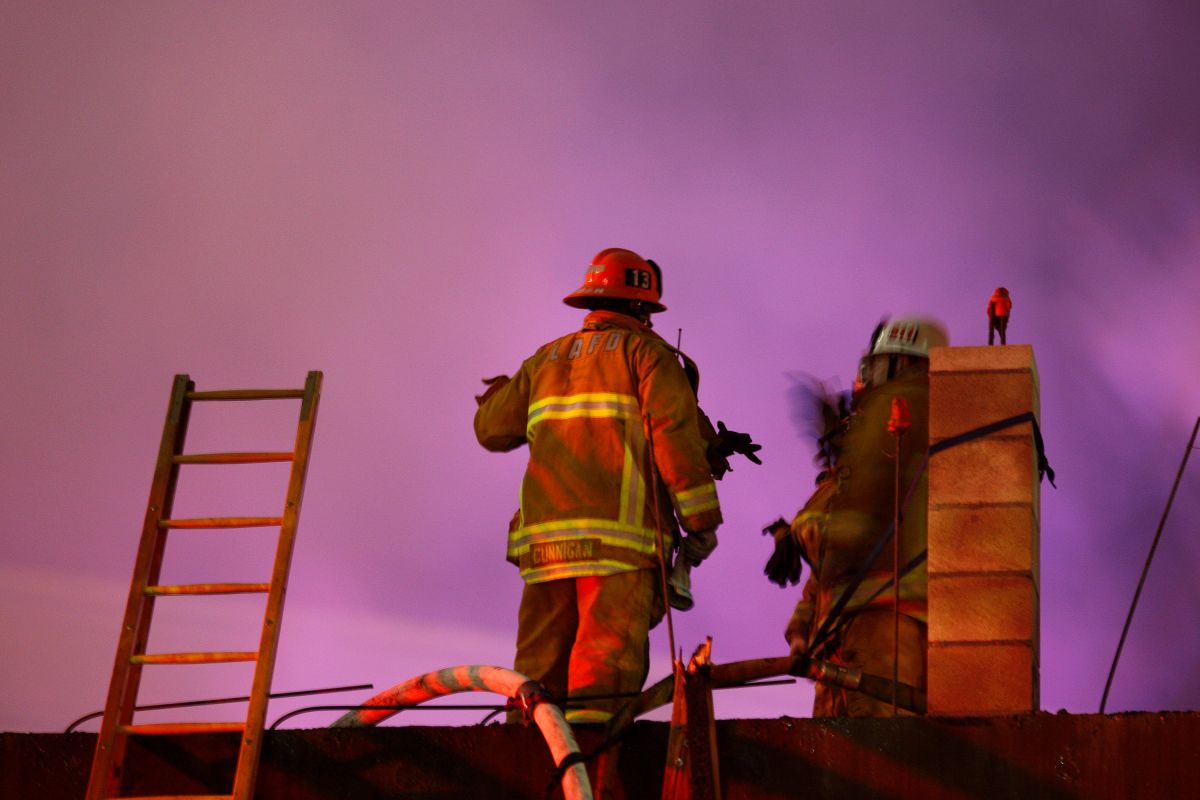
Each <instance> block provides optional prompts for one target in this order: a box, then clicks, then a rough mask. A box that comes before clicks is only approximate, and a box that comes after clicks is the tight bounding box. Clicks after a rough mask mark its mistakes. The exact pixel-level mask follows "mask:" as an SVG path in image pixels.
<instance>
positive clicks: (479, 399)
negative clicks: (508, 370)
mask: <svg viewBox="0 0 1200 800" xmlns="http://www.w3.org/2000/svg"><path fill="white" fill-rule="evenodd" d="M510 380H512V379H511V378H509V377H508V376H507V375H497V376H495V377H494V378H484V379H483V383H484V385H485V386H487V389H485V390H484V392H483V394H477V395H475V404H476V405H480V406H481V405H483V404H484V403H486V402H487V401H488V398H489V397H491V396H492V395H494V394H495V393H496V392H498V391H500V390H501V389H503V388H504V387H505V386H507V385H508V382H509V381H510Z"/></svg>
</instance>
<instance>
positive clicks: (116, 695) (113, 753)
mask: <svg viewBox="0 0 1200 800" xmlns="http://www.w3.org/2000/svg"><path fill="white" fill-rule="evenodd" d="M193 388H194V384H193V383H192V380H191V378H190V377H189V376H188V375H186V374H179V375H176V376H175V378H174V380H173V383H172V387H171V397H170V400H169V401H168V403H167V416H166V420H165V422H164V423H163V435H162V440H161V442H160V443H159V449H158V460H157V461H156V463H155V467H154V478H153V480H152V481H151V484H150V500H149V502H148V503H147V506H146V516H145V519H144V521H143V523H142V535H141V541H140V543H139V545H138V554H137V560H136V563H135V564H134V569H133V579H132V581H131V582H130V588H129V599H128V601H127V602H126V604H125V617H124V620H123V622H122V624H121V635H120V639H119V640H118V643H117V654H116V658H115V661H114V664H113V673H112V681H111V683H110V684H109V690H108V698H107V700H106V702H105V705H104V718H103V721H102V722H101V725H100V734H99V737H98V738H97V740H96V753H95V756H94V757H93V758H92V769H91V774H90V776H89V778H88V788H87V795H86V800H102V799H103V798H104V797H108V796H112V795H115V794H117V793H118V792H119V791H120V783H121V769H122V765H123V764H124V761H125V753H126V747H127V745H128V739H127V737H125V736H121V735H119V733H120V731H119V728H120V727H121V726H123V725H128V724H130V722H132V720H133V707H134V705H135V701H136V699H137V692H138V687H139V685H140V684H141V678H142V665H141V664H135V663H133V659H132V656H133V655H134V654H135V653H140V652H144V651H145V649H146V642H147V641H148V640H149V637H150V620H151V617H152V616H153V614H154V597H153V596H146V595H145V589H146V586H147V585H152V584H156V583H158V576H159V573H160V572H161V571H162V561H163V553H164V550H165V546H166V534H165V531H163V530H162V529H161V528H160V527H159V522H160V521H161V520H162V519H163V517H165V516H169V515H170V510H171V505H172V503H173V502H174V499H175V488H176V485H177V483H178V480H179V465H178V464H175V463H173V458H174V456H175V455H176V454H178V453H179V452H180V451H182V449H183V443H184V440H185V439H186V438H187V427H188V419H189V415H190V412H191V403H190V401H189V400H188V399H187V394H188V392H190V391H191V390H192V389H193Z"/></svg>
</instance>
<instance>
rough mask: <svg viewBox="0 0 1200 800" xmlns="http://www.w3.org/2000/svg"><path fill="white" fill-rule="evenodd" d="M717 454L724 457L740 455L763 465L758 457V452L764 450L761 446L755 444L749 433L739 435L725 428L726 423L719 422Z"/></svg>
mask: <svg viewBox="0 0 1200 800" xmlns="http://www.w3.org/2000/svg"><path fill="white" fill-rule="evenodd" d="M716 449H717V452H718V453H719V454H720V455H722V456H726V457H728V456H731V455H733V454H734V453H739V454H741V455H743V456H745V457H746V458H748V459H750V460H751V461H753V462H754V463H755V464H761V463H762V461H761V460H760V459H759V457H758V455H757V454H758V451H759V450H762V445H761V444H755V443H754V439H752V438H751V437H750V434H748V433H738V432H737V431H731V430H729V429H728V428H726V427H725V423H724V422H721V421H720V420H717V448H716Z"/></svg>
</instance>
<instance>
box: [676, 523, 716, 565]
mask: <svg viewBox="0 0 1200 800" xmlns="http://www.w3.org/2000/svg"><path fill="white" fill-rule="evenodd" d="M716 549H717V531H716V529H715V528H709V529H708V530H704V531H696V532H695V533H689V534H688V535H687V536H685V537H684V538H683V556H684V558H686V559H687V561H688V563H689V564H691V565H692V566H694V567H698V566H700V564H701V563H702V562H703V561H704V559H706V558H708V557H709V556H710V555H712V551H713V550H716Z"/></svg>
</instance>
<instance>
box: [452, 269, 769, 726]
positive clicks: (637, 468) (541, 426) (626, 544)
mask: <svg viewBox="0 0 1200 800" xmlns="http://www.w3.org/2000/svg"><path fill="white" fill-rule="evenodd" d="M661 298H662V273H661V271H660V270H659V268H658V265H657V264H655V263H654V262H653V261H647V260H645V259H643V258H641V257H640V256H638V255H637V254H636V253H633V252H631V251H629V250H624V249H619V248H611V249H608V250H603V251H601V252H600V253H598V254H597V255H596V257H595V258H594V259H593V262H592V265H591V266H590V267H589V268H588V270H587V273H586V276H585V279H584V283H583V285H582V286H581V287H580V288H579V289H578V290H576V291H575V292H573V293H571V294H570V295H568V296H567V297H566V298H565V299H564V302H565V303H567V304H568V305H570V306H573V307H576V308H582V309H587V310H588V311H589V313H588V314H587V316H586V318H585V319H584V321H583V327H582V329H581V330H576V331H572V332H571V333H568V334H566V335H565V336H562V337H560V338H558V339H555V340H554V341H552V342H549V343H548V344H545V345H543V346H542V347H540V348H539V349H538V350H537V352H536V353H534V354H533V356H531V357H530V358H528V359H526V360H525V362H524V363H523V364H522V365H521V368H520V369H519V370H518V371H517V373H516V374H515V375H514V376H513V377H512V378H511V379H509V378H507V377H505V376H500V377H498V378H494V379H488V380H485V383H486V384H487V385H488V388H487V391H486V392H485V393H484V394H483V395H481V396H479V397H477V398H476V399H477V401H478V402H479V408H478V410H477V412H476V414H475V434H476V437H477V438H478V440H479V443H480V444H481V445H483V446H484V447H485V448H487V449H488V450H493V451H508V450H513V449H515V448H517V447H519V446H521V445H522V444H528V445H529V464H528V467H527V469H526V472H525V477H524V479H523V481H522V484H521V506H520V510H519V512H518V514H517V516H516V517H515V518H514V519H513V522H512V524H511V526H510V531H509V537H508V559H509V561H511V562H512V563H514V564H515V565H516V566H517V567H518V568H519V569H520V572H521V577H522V578H523V579H524V582H525V587H524V590H523V593H522V596H521V606H520V611H519V614H518V630H517V653H516V661H515V664H514V669H516V670H517V671H518V672H521V673H523V674H525V675H528V676H529V677H530V678H532V679H533V680H536V681H538V682H540V683H541V684H542V686H543V687H545V689H546V690H547V691H548V692H549V693H550V695H551V696H553V697H556V698H568V699H569V698H570V697H572V696H584V695H613V694H621V693H635V692H638V691H640V690H641V687H642V683H643V682H644V681H645V678H646V674H647V672H648V670H649V653H648V636H647V634H648V631H649V629H650V628H651V627H652V626H653V625H654V624H656V623H657V622H658V621H659V620H660V619H661V618H662V615H663V613H664V606H663V599H662V597H661V591H660V589H659V586H660V578H659V573H658V569H659V565H660V561H659V559H660V558H664V555H663V554H662V553H660V551H659V534H660V531H662V532H663V533H664V534H665V538H666V541H667V546H668V547H671V545H672V542H673V541H678V538H679V535H678V534H677V531H678V530H679V528H682V530H683V533H682V541H681V543H680V547H681V550H682V553H683V555H684V557H686V558H687V559H688V561H689V562H690V563H693V564H699V563H700V562H702V561H704V559H705V558H707V557H708V556H709V555H710V554H711V553H712V551H713V549H714V548H715V547H716V544H717V538H716V532H715V531H716V528H717V526H718V525H720V523H721V521H722V518H721V508H720V504H719V502H718V499H717V489H716V484H715V483H714V476H715V473H717V472H718V471H720V467H721V466H722V465H723V467H724V469H728V463H727V460H725V459H727V457H728V455H729V454H730V453H731V452H735V451H736V452H743V453H746V454H748V456H749V457H751V458H753V460H756V461H757V459H756V458H754V451H755V450H757V449H758V446H757V445H754V444H753V443H752V442H749V437H748V436H746V437H745V440H744V441H743V440H737V439H732V440H731V439H730V437H729V436H726V437H721V436H720V435H718V434H717V432H716V431H714V430H713V428H712V425H711V424H710V423H709V421H708V419H707V418H706V417H705V416H704V415H703V412H701V411H700V409H699V407H698V406H697V402H696V393H695V388H694V385H693V383H692V382H690V381H689V378H690V377H691V376H689V374H688V373H687V372H686V371H685V368H684V366H682V365H681V364H680V361H679V353H678V351H677V350H676V349H675V348H673V347H671V346H670V345H669V344H668V343H667V342H665V341H664V340H663V339H662V338H660V337H659V336H658V335H657V334H655V333H654V332H653V331H652V330H651V329H650V315H651V314H653V313H657V312H660V311H664V310H665V307H664V306H663V305H662V302H661ZM686 363H687V364H689V365H691V362H686ZM691 368H692V369H693V370H694V365H691ZM723 428H724V426H723V425H722V429H723ZM726 433H728V434H732V435H733V436H734V437H736V436H744V434H736V433H734V432H726ZM747 443H749V444H748V445H747ZM739 448H740V449H739ZM751 448H752V449H751ZM747 451H748V452H747ZM651 454H653V460H652V459H651ZM656 515H657V516H656ZM669 558H670V554H669V553H668V554H667V555H666V559H668V560H669ZM623 702H625V700H623V699H621V698H609V699H596V700H590V701H584V702H583V706H584V707H582V708H580V707H578V706H577V705H576V704H574V703H573V704H572V708H570V709H568V711H567V719H568V720H571V721H572V722H605V721H607V720H608V719H609V718H611V716H612V714H613V713H614V712H615V710H616V709H617V708H619V707H620V705H621V704H622V703H623Z"/></svg>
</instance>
